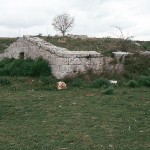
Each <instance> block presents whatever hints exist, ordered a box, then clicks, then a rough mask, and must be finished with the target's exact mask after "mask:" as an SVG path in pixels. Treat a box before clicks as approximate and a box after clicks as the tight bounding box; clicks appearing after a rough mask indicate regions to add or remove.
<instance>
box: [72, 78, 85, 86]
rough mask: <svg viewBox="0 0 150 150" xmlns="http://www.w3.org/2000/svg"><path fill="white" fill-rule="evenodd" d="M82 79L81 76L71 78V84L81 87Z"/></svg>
mask: <svg viewBox="0 0 150 150" xmlns="http://www.w3.org/2000/svg"><path fill="white" fill-rule="evenodd" d="M83 83H84V81H83V79H81V78H76V79H73V80H72V84H71V85H72V86H74V87H81V86H82V85H83Z"/></svg>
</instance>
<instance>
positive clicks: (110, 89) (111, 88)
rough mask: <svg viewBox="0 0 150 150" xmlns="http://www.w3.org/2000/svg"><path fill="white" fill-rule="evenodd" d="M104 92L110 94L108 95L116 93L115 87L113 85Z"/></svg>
mask: <svg viewBox="0 0 150 150" xmlns="http://www.w3.org/2000/svg"><path fill="white" fill-rule="evenodd" d="M104 94H108V95H111V94H114V88H113V87H112V86H110V87H108V88H107V89H106V90H105V91H104Z"/></svg>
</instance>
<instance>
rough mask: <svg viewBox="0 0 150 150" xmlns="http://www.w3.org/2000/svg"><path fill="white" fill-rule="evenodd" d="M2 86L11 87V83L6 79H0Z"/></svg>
mask: <svg viewBox="0 0 150 150" xmlns="http://www.w3.org/2000/svg"><path fill="white" fill-rule="evenodd" d="M0 84H1V85H10V84H11V82H10V81H9V80H8V79H6V78H0Z"/></svg>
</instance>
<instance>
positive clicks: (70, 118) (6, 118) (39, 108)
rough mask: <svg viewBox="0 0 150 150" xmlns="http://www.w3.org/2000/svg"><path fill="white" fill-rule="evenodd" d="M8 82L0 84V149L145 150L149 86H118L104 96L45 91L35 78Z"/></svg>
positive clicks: (88, 91) (98, 92) (149, 134)
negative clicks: (7, 83)
mask: <svg viewBox="0 0 150 150" xmlns="http://www.w3.org/2000/svg"><path fill="white" fill-rule="evenodd" d="M16 80H17V81H16ZM35 80H36V81H35ZM34 81H35V82H34ZM11 82H12V83H11V84H10V85H5V86H4V85H3V86H2V85H0V149H1V150H148V149H150V141H149V139H150V118H149V116H150V107H149V106H150V89H149V88H148V87H140V88H129V87H121V86H120V87H115V91H114V94H113V95H106V94H104V93H103V90H104V89H93V88H82V87H80V88H75V87H69V88H68V89H67V90H64V91H57V90H56V89H53V90H45V89H42V88H41V87H39V84H40V83H38V79H35V78H34V79H32V78H17V79H12V81H11Z"/></svg>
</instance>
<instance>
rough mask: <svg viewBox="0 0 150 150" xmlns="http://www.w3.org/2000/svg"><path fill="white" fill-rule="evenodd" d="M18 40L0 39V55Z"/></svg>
mask: <svg viewBox="0 0 150 150" xmlns="http://www.w3.org/2000/svg"><path fill="white" fill-rule="evenodd" d="M16 40H17V38H0V53H3V52H4V50H5V49H6V48H7V47H9V45H10V44H12V43H13V42H15V41H16Z"/></svg>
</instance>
